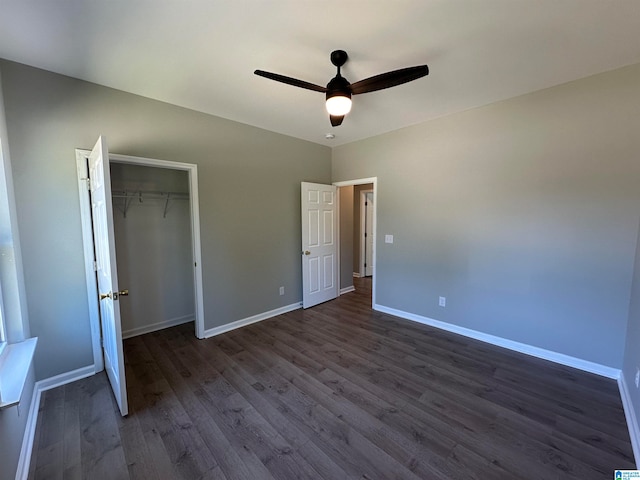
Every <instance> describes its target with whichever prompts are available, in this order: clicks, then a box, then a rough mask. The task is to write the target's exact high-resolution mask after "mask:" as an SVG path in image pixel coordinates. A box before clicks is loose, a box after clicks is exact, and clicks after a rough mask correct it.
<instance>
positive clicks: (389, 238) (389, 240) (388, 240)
mask: <svg viewBox="0 0 640 480" xmlns="http://www.w3.org/2000/svg"><path fill="white" fill-rule="evenodd" d="M384 243H393V235H385V236H384Z"/></svg>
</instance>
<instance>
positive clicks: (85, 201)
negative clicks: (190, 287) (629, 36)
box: [76, 149, 204, 373]
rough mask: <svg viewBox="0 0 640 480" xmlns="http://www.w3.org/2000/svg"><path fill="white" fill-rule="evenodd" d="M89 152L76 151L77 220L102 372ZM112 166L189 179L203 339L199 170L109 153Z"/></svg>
mask: <svg viewBox="0 0 640 480" xmlns="http://www.w3.org/2000/svg"><path fill="white" fill-rule="evenodd" d="M89 153H90V151H89V150H82V149H76V167H77V174H78V194H79V198H80V217H81V222H82V243H83V247H84V259H85V277H86V284H87V295H88V298H87V299H88V301H89V320H90V324H91V341H92V344H93V361H94V365H95V371H96V373H97V372H100V371H102V370H103V369H104V360H103V358H102V347H101V345H100V315H99V311H98V290H97V286H96V277H95V272H94V269H93V268H94V266H93V265H94V264H93V262H94V252H93V233H92V226H91V204H90V199H89V190H88V188H87V178H88V172H87V158H88V156H89ZM109 160H110V161H111V162H112V163H126V164H130V165H143V166H148V167H157V168H168V169H172V170H182V171H186V172H188V175H189V202H190V211H191V240H192V256H193V265H194V270H193V272H194V274H193V278H194V287H195V289H194V290H195V317H196V319H195V324H196V328H195V335H196V337H198V338H204V295H203V288H202V260H201V258H202V256H201V249H200V209H199V205H200V202H199V199H198V166H197V165H196V164H193V163H181V162H172V161H168V160H156V159H153V158H143V157H132V156H129V155H118V154H114V153H109Z"/></svg>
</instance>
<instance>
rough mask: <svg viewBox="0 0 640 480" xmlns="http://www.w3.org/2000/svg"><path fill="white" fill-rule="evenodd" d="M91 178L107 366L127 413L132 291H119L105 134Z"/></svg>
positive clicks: (93, 153) (95, 154)
mask: <svg viewBox="0 0 640 480" xmlns="http://www.w3.org/2000/svg"><path fill="white" fill-rule="evenodd" d="M89 178H90V182H91V211H92V215H93V241H94V245H95V253H96V275H97V279H98V295H99V298H100V301H99V304H100V324H101V329H102V348H103V353H104V366H105V370H106V371H107V376H108V377H109V381H110V382H111V387H112V389H113V393H114V395H115V397H116V401H117V402H118V406H119V407H120V413H121V414H122V416H125V415H126V414H127V413H128V411H129V407H128V404H127V384H126V380H125V375H124V353H123V351H122V326H121V324H120V306H119V304H118V298H119V297H120V295H127V294H128V292H127V291H123V292H120V291H119V290H118V272H117V269H116V249H115V240H114V235H113V208H112V206H111V175H110V172H109V151H108V149H107V142H106V139H105V138H104V137H100V138H99V139H98V142H97V143H96V145H95V147H93V150H92V151H91V154H90V155H89Z"/></svg>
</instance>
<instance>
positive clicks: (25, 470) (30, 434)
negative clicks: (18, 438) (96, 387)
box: [16, 365, 96, 480]
mask: <svg viewBox="0 0 640 480" xmlns="http://www.w3.org/2000/svg"><path fill="white" fill-rule="evenodd" d="M95 373H96V367H95V365H88V366H86V367H82V368H78V369H77V370H73V371H71V372H67V373H62V374H60V375H56V376H54V377H50V378H45V379H44V380H40V381H38V382H36V383H35V385H34V387H33V395H32V397H31V406H30V407H29V415H28V417H27V424H26V426H25V429H24V436H23V437H22V448H21V449H20V458H19V459H18V469H17V470H16V480H27V477H28V476H29V465H30V463H31V452H32V450H33V440H34V438H35V435H36V425H37V424H38V412H39V410H40V398H41V397H42V392H45V391H47V390H51V389H52V388H56V387H60V386H62V385H66V384H67V383H71V382H75V381H76V380H82V379H83V378H86V377H90V376H91V375H95Z"/></svg>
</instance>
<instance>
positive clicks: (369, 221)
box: [364, 192, 375, 277]
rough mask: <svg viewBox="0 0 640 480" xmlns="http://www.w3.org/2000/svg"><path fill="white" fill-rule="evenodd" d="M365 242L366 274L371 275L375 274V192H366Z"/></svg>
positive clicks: (366, 275)
mask: <svg viewBox="0 0 640 480" xmlns="http://www.w3.org/2000/svg"><path fill="white" fill-rule="evenodd" d="M364 206H365V210H364V211H365V215H364V222H365V223H364V224H365V228H364V231H365V242H364V246H365V247H364V275H365V277H370V276H371V275H373V242H374V240H375V239H374V233H373V192H366V193H365V202H364Z"/></svg>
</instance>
